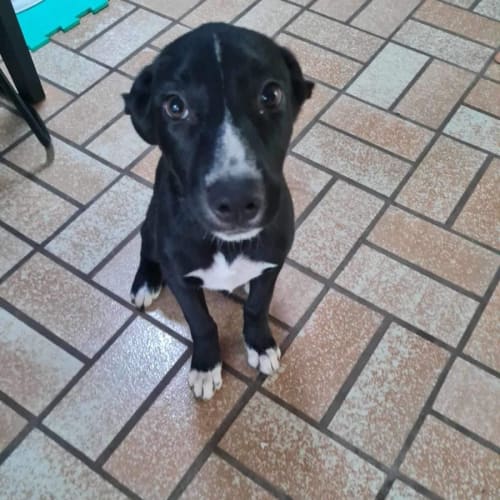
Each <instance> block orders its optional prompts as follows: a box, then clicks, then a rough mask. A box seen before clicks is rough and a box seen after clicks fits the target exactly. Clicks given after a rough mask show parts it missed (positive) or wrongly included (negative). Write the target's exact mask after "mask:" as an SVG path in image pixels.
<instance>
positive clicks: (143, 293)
mask: <svg viewBox="0 0 500 500" xmlns="http://www.w3.org/2000/svg"><path fill="white" fill-rule="evenodd" d="M160 292H161V287H159V288H157V289H152V288H150V287H149V285H148V284H145V285H142V286H141V288H139V290H137V293H136V294H135V295H134V294H132V295H131V301H132V304H134V305H135V306H136V307H139V308H141V307H149V306H150V305H151V304H152V303H153V300H155V299H157V298H158V296H159V295H160Z"/></svg>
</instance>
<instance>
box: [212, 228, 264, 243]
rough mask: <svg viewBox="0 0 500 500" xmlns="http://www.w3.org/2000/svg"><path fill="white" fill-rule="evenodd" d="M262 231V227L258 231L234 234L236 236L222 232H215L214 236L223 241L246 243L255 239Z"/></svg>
mask: <svg viewBox="0 0 500 500" xmlns="http://www.w3.org/2000/svg"><path fill="white" fill-rule="evenodd" d="M261 231H262V228H261V227H258V228H256V229H250V230H249V231H245V232H243V233H234V234H227V233H223V232H221V231H216V232H214V236H215V237H217V238H219V240H222V241H244V240H250V239H252V238H255V237H256V236H257V235H258V234H259V233H260V232H261Z"/></svg>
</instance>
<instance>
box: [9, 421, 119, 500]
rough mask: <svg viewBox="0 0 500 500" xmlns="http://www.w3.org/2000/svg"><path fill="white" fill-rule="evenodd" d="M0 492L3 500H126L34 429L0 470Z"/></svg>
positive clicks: (112, 487)
mask: <svg viewBox="0 0 500 500" xmlns="http://www.w3.org/2000/svg"><path fill="white" fill-rule="evenodd" d="M0 491H1V492H2V495H3V496H5V498H26V499H28V498H34V497H36V498H68V499H69V498H79V499H82V500H94V499H95V498H102V499H106V500H115V499H116V500H118V499H125V498H126V497H125V495H122V494H121V493H120V492H119V491H118V490H117V489H115V488H114V486H111V484H109V483H108V482H107V481H105V480H104V479H102V478H101V477H100V476H98V475H97V474H96V473H95V472H93V471H92V470H90V469H89V468H88V467H87V466H86V465H84V464H83V463H82V462H80V461H79V460H77V459H76V458H74V457H73V456H72V455H71V454H70V453H68V452H67V451H65V450H63V449H62V448H61V447H59V446H58V445H57V444H56V443H54V441H52V440H51V439H49V438H48V437H47V436H45V435H44V434H42V433H41V432H40V431H39V430H37V429H35V430H33V431H31V433H30V434H29V435H28V437H27V438H26V439H25V440H24V441H23V442H22V443H21V445H20V446H19V447H18V448H16V449H15V450H14V452H13V453H12V455H10V456H9V457H8V458H7V460H6V461H5V462H4V463H3V464H2V467H0Z"/></svg>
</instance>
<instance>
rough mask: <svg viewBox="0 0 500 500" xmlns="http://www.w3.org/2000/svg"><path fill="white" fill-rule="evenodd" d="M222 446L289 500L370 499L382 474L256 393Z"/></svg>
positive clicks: (377, 487)
mask: <svg viewBox="0 0 500 500" xmlns="http://www.w3.org/2000/svg"><path fill="white" fill-rule="evenodd" d="M220 446H221V447H222V448H223V449H224V450H226V451H227V452H228V453H230V454H231V455H233V456H234V457H235V458H237V459H238V460H239V461H240V462H242V463H243V465H245V466H246V467H248V468H249V469H251V470H253V471H255V472H256V473H257V474H260V475H262V476H263V477H265V478H266V479H267V480H268V481H270V482H271V483H274V484H279V485H280V486H281V488H282V489H283V490H284V491H285V492H286V493H287V494H288V495H290V496H291V497H293V498H328V497H329V495H331V493H332V491H334V492H335V496H336V498H338V499H339V500H340V499H351V498H356V499H364V498H373V497H374V496H375V494H376V493H377V491H378V489H379V488H380V486H381V484H382V482H383V480H384V474H383V473H382V472H380V471H379V470H377V469H375V468H374V467H372V466H371V465H369V464H368V463H366V462H364V461H363V460H361V459H360V458H359V457H357V456H356V455H354V454H353V453H351V452H350V451H348V450H347V449H345V448H343V447H342V446H340V445H338V444H337V443H335V442H334V441H332V440H331V439H329V438H328V437H327V436H325V435H324V434H321V433H320V432H319V431H318V430H316V429H314V428H312V427H311V426H309V425H308V424H306V423H305V422H304V421H302V420H300V419H299V418H298V417H296V416H295V415H293V414H292V413H290V412H288V411H287V410H285V409H284V408H282V407H280V406H278V405H277V404H276V403H273V402H272V401H270V400H269V399H267V398H265V397H264V396H262V395H260V394H256V395H255V396H253V398H252V399H251V400H250V402H249V403H248V404H247V406H246V407H245V408H244V409H243V411H242V412H241V413H240V414H239V416H238V418H237V419H236V420H235V422H234V423H233V425H232V426H231V427H230V428H229V431H228V432H227V433H226V434H225V435H224V437H223V438H222V440H221V442H220Z"/></svg>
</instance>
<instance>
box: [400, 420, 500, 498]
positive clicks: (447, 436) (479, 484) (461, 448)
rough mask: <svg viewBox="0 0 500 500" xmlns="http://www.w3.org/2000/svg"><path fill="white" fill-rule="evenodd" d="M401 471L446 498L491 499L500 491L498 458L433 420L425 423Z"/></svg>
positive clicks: (499, 458) (499, 460)
mask: <svg viewBox="0 0 500 500" xmlns="http://www.w3.org/2000/svg"><path fill="white" fill-rule="evenodd" d="M401 469H402V471H403V473H405V474H407V475H408V476H410V477H412V478H413V479H415V480H417V481H418V482H419V483H421V484H423V485H424V486H425V487H426V488H428V489H430V490H431V491H433V492H435V493H437V494H438V495H441V496H442V497H445V498H485V499H486V498H488V499H493V498H496V497H497V496H498V492H499V491H500V474H498V470H499V469H500V457H499V456H498V455H497V454H496V453H495V452H494V451H491V450H489V449H488V448H484V447H483V446H481V445H480V444H479V443H476V442H475V441H473V440H472V439H470V438H468V437H467V436H465V435H464V434H461V433H460V432H458V431H456V430H455V429H453V428H451V427H448V426H447V425H446V424H444V423H442V422H440V421H439V420H437V419H435V418H433V417H427V419H426V420H425V422H424V425H423V426H422V428H421V429H420V432H419V433H418V435H417V437H416V439H415V441H414V442H413V444H412V446H411V447H410V450H409V452H408V454H407V455H406V458H405V461H404V462H403V465H402V466H401Z"/></svg>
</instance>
